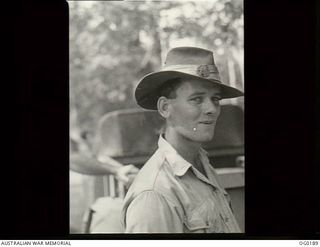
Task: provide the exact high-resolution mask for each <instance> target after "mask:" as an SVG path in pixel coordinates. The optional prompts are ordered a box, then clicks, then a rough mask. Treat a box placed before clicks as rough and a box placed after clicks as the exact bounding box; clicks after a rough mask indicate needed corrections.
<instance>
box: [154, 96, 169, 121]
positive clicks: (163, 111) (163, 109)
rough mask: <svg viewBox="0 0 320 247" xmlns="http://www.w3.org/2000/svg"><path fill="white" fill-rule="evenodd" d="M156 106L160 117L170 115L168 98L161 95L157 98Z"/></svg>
mask: <svg viewBox="0 0 320 247" xmlns="http://www.w3.org/2000/svg"><path fill="white" fill-rule="evenodd" d="M157 107H158V112H159V114H160V115H161V116H162V117H164V118H166V119H167V118H168V117H169V116H170V102H169V99H168V98H166V97H164V96H161V97H160V98H159V99H158V102H157Z"/></svg>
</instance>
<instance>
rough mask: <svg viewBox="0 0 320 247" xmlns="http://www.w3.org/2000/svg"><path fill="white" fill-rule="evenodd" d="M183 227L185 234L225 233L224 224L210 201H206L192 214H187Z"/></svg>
mask: <svg viewBox="0 0 320 247" xmlns="http://www.w3.org/2000/svg"><path fill="white" fill-rule="evenodd" d="M184 225H185V232H187V233H222V232H225V224H224V222H223V220H222V217H221V216H220V213H219V211H218V210H217V208H216V206H215V205H214V203H213V201H212V200H206V201H205V202H203V203H202V204H201V205H200V206H199V207H197V208H195V209H194V210H192V212H190V213H187V216H186V218H185V222H184Z"/></svg>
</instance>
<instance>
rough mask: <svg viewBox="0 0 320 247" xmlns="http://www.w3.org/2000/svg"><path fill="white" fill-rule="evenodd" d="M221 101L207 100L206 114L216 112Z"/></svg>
mask: <svg viewBox="0 0 320 247" xmlns="http://www.w3.org/2000/svg"><path fill="white" fill-rule="evenodd" d="M219 107H220V105H219V102H218V101H212V100H211V99H208V100H206V102H205V106H204V111H205V113H206V114H214V113H217V112H218V111H219Z"/></svg>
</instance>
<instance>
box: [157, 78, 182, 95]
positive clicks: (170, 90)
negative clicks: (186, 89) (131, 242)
mask: <svg viewBox="0 0 320 247" xmlns="http://www.w3.org/2000/svg"><path fill="white" fill-rule="evenodd" d="M182 83H183V80H182V79H181V78H173V79H170V80H168V81H166V82H165V83H163V84H162V86H161V87H160V88H159V92H160V95H159V96H160V97H161V96H164V97H166V98H168V99H174V98H176V97H177V89H178V87H179V86H180V85H181V84H182Z"/></svg>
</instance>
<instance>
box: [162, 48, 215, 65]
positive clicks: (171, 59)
mask: <svg viewBox="0 0 320 247" xmlns="http://www.w3.org/2000/svg"><path fill="white" fill-rule="evenodd" d="M164 64H165V66H170V65H178V64H179V65H182V64H195V65H200V64H209V65H214V58H213V53H212V51H209V50H206V49H202V48H197V47H177V48H173V49H172V50H170V51H169V53H168V55H167V57H166V61H165V63H164Z"/></svg>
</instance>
